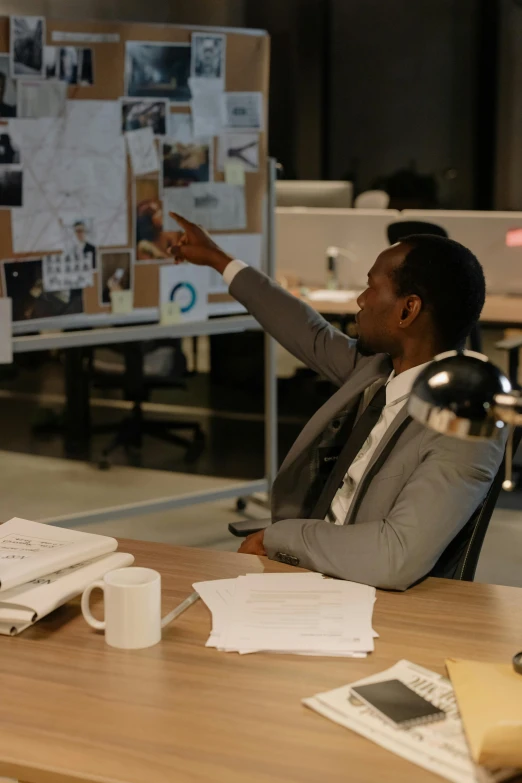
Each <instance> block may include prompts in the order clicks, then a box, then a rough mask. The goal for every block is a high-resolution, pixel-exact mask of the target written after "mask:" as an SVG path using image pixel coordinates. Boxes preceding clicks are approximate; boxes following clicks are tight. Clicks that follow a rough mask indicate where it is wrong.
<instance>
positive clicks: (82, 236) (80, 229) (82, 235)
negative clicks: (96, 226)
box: [74, 225, 85, 244]
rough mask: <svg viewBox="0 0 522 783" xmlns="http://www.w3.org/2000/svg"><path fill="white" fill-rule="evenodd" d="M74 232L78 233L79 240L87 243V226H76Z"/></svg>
mask: <svg viewBox="0 0 522 783" xmlns="http://www.w3.org/2000/svg"><path fill="white" fill-rule="evenodd" d="M74 233H75V234H76V238H77V239H78V242H83V243H84V244H85V226H81V225H80V226H75V227H74Z"/></svg>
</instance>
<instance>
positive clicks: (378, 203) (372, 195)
mask: <svg viewBox="0 0 522 783" xmlns="http://www.w3.org/2000/svg"><path fill="white" fill-rule="evenodd" d="M389 203H390V197H389V195H388V194H387V193H386V191H385V190H364V191H363V192H362V193H359V195H358V196H357V198H356V199H355V201H354V202H353V205H354V207H355V209H388V204H389Z"/></svg>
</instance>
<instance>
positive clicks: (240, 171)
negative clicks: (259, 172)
mask: <svg viewBox="0 0 522 783" xmlns="http://www.w3.org/2000/svg"><path fill="white" fill-rule="evenodd" d="M224 169H225V182H226V183H227V185H244V184H245V167H244V166H243V164H242V163H238V162H237V161H235V160H227V161H226V162H225V165H224Z"/></svg>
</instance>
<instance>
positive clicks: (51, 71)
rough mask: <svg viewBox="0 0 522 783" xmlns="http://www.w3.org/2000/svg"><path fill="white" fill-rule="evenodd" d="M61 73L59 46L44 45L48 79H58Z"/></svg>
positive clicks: (45, 71)
mask: <svg viewBox="0 0 522 783" xmlns="http://www.w3.org/2000/svg"><path fill="white" fill-rule="evenodd" d="M58 73H59V65H58V48H57V47H56V46H44V76H45V78H46V79H57V78H58Z"/></svg>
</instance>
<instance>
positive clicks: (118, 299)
mask: <svg viewBox="0 0 522 783" xmlns="http://www.w3.org/2000/svg"><path fill="white" fill-rule="evenodd" d="M111 303H112V312H113V313H114V314H115V315H125V314H126V313H132V310H133V308H134V294H133V292H132V291H111Z"/></svg>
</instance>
